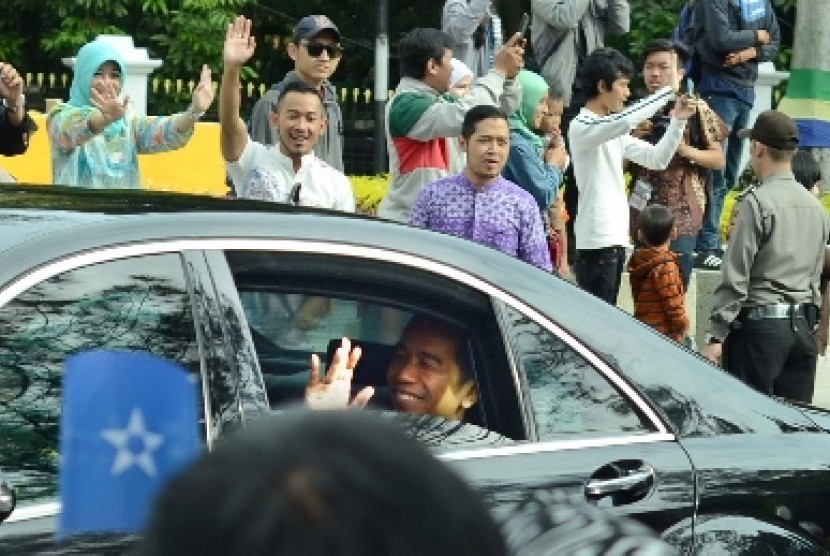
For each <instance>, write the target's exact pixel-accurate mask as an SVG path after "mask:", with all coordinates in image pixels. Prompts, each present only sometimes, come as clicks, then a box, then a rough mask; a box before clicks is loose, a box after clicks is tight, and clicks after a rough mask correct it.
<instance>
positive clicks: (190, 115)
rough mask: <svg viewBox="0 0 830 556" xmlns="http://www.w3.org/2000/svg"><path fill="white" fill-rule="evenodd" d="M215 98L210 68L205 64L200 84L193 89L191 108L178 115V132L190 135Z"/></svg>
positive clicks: (200, 76)
mask: <svg viewBox="0 0 830 556" xmlns="http://www.w3.org/2000/svg"><path fill="white" fill-rule="evenodd" d="M213 97H214V92H213V79H211V71H210V67H209V66H208V65H207V64H204V65H202V73H201V74H200V75H199V83H198V84H197V85H196V87H195V88H194V89H193V96H192V97H191V99H190V106H188V107H187V110H185V111H184V112H182V113H180V114H177V115H176V131H178V132H179V133H188V132H189V131H191V130H193V126H194V125H195V123H196V122H197V121H198V120H199V118H201V117H202V116H204V115H205V112H207V109H208V108H210V105H211V104H212V103H213Z"/></svg>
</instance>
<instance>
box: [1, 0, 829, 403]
mask: <svg viewBox="0 0 830 556" xmlns="http://www.w3.org/2000/svg"><path fill="white" fill-rule="evenodd" d="M531 16H532V17H531V24H530V29H529V39H530V40H529V44H528V39H527V38H526V36H525V35H524V34H523V33H521V32H518V33H515V34H513V35H512V36H510V37H502V33H501V23H500V22H501V20H500V19H499V18H498V15H497V13H496V10H494V8H493V6H492V5H491V3H490V2H489V1H488V0H447V1H446V2H445V4H444V9H443V12H442V17H441V22H440V23H441V29H438V28H416V29H412V30H410V31H409V32H408V33H406V34H405V35H404V36H403V37H402V38H401V39H400V41H399V45H398V46H399V60H400V75H401V79H400V82H399V83H398V84H397V87H396V89H395V94H394V96H393V97H392V99H391V100H390V101H389V103H388V105H387V108H386V132H387V133H386V136H387V147H388V153H389V170H390V183H389V186H388V191H387V192H386V194H385V196H384V198H383V200H382V201H381V203H380V205H379V209H378V216H379V217H381V218H386V219H389V220H395V221H399V222H404V223H409V224H412V225H415V226H420V227H423V228H428V229H431V230H435V231H439V232H443V233H447V234H452V235H455V236H459V237H462V238H466V239H469V240H472V241H474V242H477V243H480V244H483V245H486V246H489V247H491V248H494V249H497V250H499V251H502V252H504V253H506V254H508V255H510V256H513V257H516V258H518V259H521V260H523V261H525V262H527V263H530V264H532V265H535V266H537V267H539V268H541V269H543V270H545V271H548V272H554V273H557V274H559V275H560V276H563V277H565V278H568V279H571V280H573V281H575V282H576V283H577V284H578V285H579V286H580V287H581V288H582V289H584V290H586V291H588V292H590V293H591V294H593V295H595V296H596V297H598V298H600V299H602V300H604V301H606V302H608V303H610V304H612V305H615V304H616V303H617V297H618V294H619V290H620V284H621V277H622V274H623V271H624V269H625V266H626V261H628V269H629V271H630V273H631V277H632V278H631V286H632V293H633V298H634V304H635V315H636V316H637V317H638V318H641V319H642V320H644V321H645V322H647V323H649V324H652V325H653V326H654V327H655V328H656V329H658V330H660V331H661V332H663V333H665V334H666V335H668V336H670V337H671V338H674V339H675V340H678V341H689V337H690V336H691V333H690V331H689V325H688V322H689V319H688V318H687V315H686V311H685V307H684V301H683V300H684V293H685V291H686V289H687V288H688V287H689V282H690V278H691V275H692V269H693V268H695V267H697V268H700V269H707V270H716V271H719V272H721V273H722V281H721V285H720V286H719V287H718V289H717V291H716V292H715V295H714V311H713V313H712V317H711V325H710V334H709V335H708V336H707V343H706V345H705V346H703V348H702V352H703V353H704V354H705V355H706V356H707V357H709V358H710V359H711V360H712V361H713V362H716V363H720V364H722V365H723V366H724V367H725V368H726V369H727V370H728V371H729V372H731V373H733V374H735V375H736V376H738V377H740V378H742V379H743V380H745V381H746V382H747V383H749V384H751V385H753V386H755V387H756V388H759V389H761V390H762V391H765V392H769V393H772V394H780V395H784V396H788V397H793V398H795V399H799V400H807V401H809V400H810V398H811V396H812V383H813V379H814V375H815V367H816V362H817V351H818V348H817V342H816V340H815V338H813V335H812V334H811V333H812V332H813V331H814V329H815V328H816V326H817V324H818V322H819V320H820V319H819V312H818V310H817V309H816V308H817V307H819V306H821V304H822V298H821V295H822V291H823V290H826V289H827V288H826V287H824V286H823V285H822V284H821V283H820V276H821V273H822V270H823V266H824V252H825V251H824V250H825V245H826V244H827V240H828V230H827V227H828V225H827V216H826V214H825V213H824V211H823V210H822V209H821V206H820V204H819V203H818V201H817V200H816V198H815V195H810V194H808V193H807V192H806V189H810V188H814V187H815V186H816V183H817V182H818V181H819V180H820V175H816V171H815V170H814V168H815V167H816V166H815V162H814V161H811V160H810V159H809V154H808V153H804V152H801V153H798V154H796V153H797V150H798V129H797V128H796V126H795V124H794V123H793V122H792V120H790V119H789V118H788V117H787V116H786V115H783V114H781V113H779V112H777V111H769V112H766V113H763V114H761V116H760V117H759V118H758V121H757V122H756V124H755V126H754V127H753V128H752V130H747V129H745V128H746V127H747V124H748V118H749V112H750V109H751V107H752V105H753V103H754V100H755V99H754V84H755V81H756V80H757V77H758V64H759V62H762V61H767V60H771V59H773V58H774V57H775V55H776V53H777V51H778V48H779V45H780V31H779V28H778V24H777V20H776V17H775V13H774V11H773V9H772V6H771V4H770V2H769V0H710V1H707V2H701V1H694V0H689V1H688V2H687V3H686V5H685V6H684V9H683V12H682V13H681V18H680V19H679V22H678V26H677V29H676V30H675V33H674V36H673V37H672V38H671V39H669V38H665V39H656V40H654V41H652V42H651V43H650V44H648V45H647V46H646V48H645V49H644V51H643V59H642V66H641V67H642V75H643V78H644V82H645V88H646V94H645V96H643V97H642V98H640V99H638V100H636V101H633V102H630V100H631V99H630V96H631V90H630V81H631V79H632V78H633V77H634V75H635V73H636V70H635V65H634V63H633V62H632V61H631V60H629V59H628V58H626V57H625V56H624V55H623V54H621V53H620V52H618V51H617V50H615V49H613V48H609V47H606V46H604V42H605V37H606V34H608V33H626V32H628V29H629V26H630V6H629V2H628V0H602V1H600V0H556V1H552V0H532V2H531ZM341 38H342V37H341V33H340V30H339V29H338V27H337V26H336V25H335V23H334V22H333V21H331V20H330V19H329V18H328V17H326V16H324V15H310V16H306V17H304V18H302V19H301V20H300V21H299V22H298V23H297V25H296V27H295V29H294V33H293V36H292V39H291V42H290V43H289V44H288V45H287V52H288V54H289V56H290V57H291V59H292V60H293V61H294V69H293V70H292V71H290V72H289V73H288V74H287V75H285V77H284V78H283V79H282V80H281V81H279V82H278V83H276V84H274V85H273V86H272V87H271V88H270V89H269V90H268V91H267V93H265V94H264V95H263V96H262V98H261V99H259V101H258V102H257V103H256V106H255V107H254V109H253V113H252V116H251V118H250V121H248V122H247V123H246V122H245V121H243V119H242V118H241V117H240V104H241V102H240V93H239V89H240V72H241V68H242V67H243V65H244V64H245V63H247V62H248V61H249V60H250V58H251V57H252V55H253V53H254V50H255V48H256V44H255V40H254V35H253V33H252V22H251V21H250V20H249V19H247V18H245V17H243V16H239V17H237V18H236V19H235V20H234V21H233V22H231V23H230V24H229V25H228V27H227V32H226V36H225V39H224V49H223V67H222V72H221V84H220V91H221V92H220V95H219V110H218V111H219V116H220V143H221V145H220V147H221V154H222V157H223V159H224V161H225V164H226V169H227V175H228V179H229V182H230V184H231V187H232V190H233V194H234V195H235V196H237V197H243V198H251V199H260V200H265V201H271V202H278V203H291V204H294V205H300V206H313V207H322V208H328V209H334V210H340V211H346V212H353V211H354V210H355V201H354V194H353V191H352V188H351V185H350V182H349V179H348V178H347V177H346V176H345V174H344V173H343V116H342V113H341V111H340V107H339V105H338V103H337V95H336V91H335V88H334V86H333V85H332V83H331V77H332V75H333V73H334V72H335V71H336V69H337V67H338V64H339V62H340V60H341V57H342V55H343V49H342V47H341V44H340V43H341ZM503 39H504V40H503ZM528 48H530V49H531V50H530V52H527V51H526V50H527V49H528ZM532 70H535V71H532ZM125 78H126V68H125V65H124V62H123V60H122V59H121V57H120V55H119V53H118V52H117V51H116V50H115V49H114V48H113V47H112V46H111V45H110V44H109V43H107V42H106V41H102V40H100V39H98V40H95V41H92V42H90V43H88V44H86V45H84V46H83V47H82V48H81V49H80V51H79V52H78V54H77V57H76V62H75V67H74V75H73V79H72V84H71V89H70V95H69V99H68V100H67V101H66V102H65V103H62V104H60V105H58V106H57V107H56V108H54V109H53V110H52V111H50V113H49V114H48V115H47V120H46V126H47V130H46V132H47V133H48V136H49V140H50V145H51V152H52V172H53V178H54V182H55V183H56V184H63V185H69V186H78V187H93V188H104V187H106V188H138V187H140V186H141V178H140V175H139V169H138V159H137V155H138V154H139V153H155V152H161V151H165V150H170V149H176V148H179V147H181V146H183V145H185V144H186V143H187V142H188V140H189V139H190V137H191V136H192V134H193V130H194V125H195V122H197V121H198V120H199V118H200V117H201V116H202V115H203V114H204V113H205V111H206V110H207V109H208V108H209V106H210V105H211V103H212V102H213V100H214V84H213V82H212V77H211V70H210V68H208V67H207V66H205V67H203V68H202V71H201V75H200V77H199V81H198V84H197V85H196V86H195V88H194V90H193V94H192V99H191V103H190V105H189V106H188V107H187V108H186V109H185V110H184V111H182V112H180V113H177V114H172V115H170V116H160V117H147V116H139V115H136V114H134V113H133V112H132V111H131V109H130V104H129V98H127V97H125V96H124V95H123V94H122V89H123V84H124V80H125ZM0 97H2V99H3V104H2V107H0V152H2V153H5V154H12V155H13V154H19V153H21V152H23V151H25V149H26V145H27V141H28V137H29V135H30V134H31V133H32V132H33V131H34V129H35V127H34V124H33V122H32V121H31V119H30V118H29V117H28V115H27V114H26V111H25V108H24V106H25V97H24V96H23V94H22V82H21V80H20V76H19V75H18V74H17V72H16V70H15V69H14V68H13V67H11V66H9V65H8V64H2V65H0ZM747 140H749V143H750V149H749V151H750V155H751V156H750V161H751V165H752V168H753V170H754V171H755V174H756V176H757V177H758V178H759V179H760V180H761V183H760V184H759V185H757V186H755V187H753V188H750V189H749V190H748V191H746V192H744V194H742V195H741V197H740V199H739V200H738V202H737V210H736V211H735V214H736V216H735V217H734V218H733V227H732V230H731V233H730V237H729V240H728V243H727V244H726V245H727V247H726V251H725V252H724V251H723V241H722V239H721V236H720V230H719V228H720V226H719V223H720V221H721V212H722V206H723V199H724V196H725V193H726V191H727V190H728V189H730V188H731V187H732V186H733V185H734V182H735V180H736V176H737V172H738V170H739V168H738V165H739V162H740V156H741V153H742V149H743V148H744V145H745V142H746V141H747ZM794 157H795V158H794ZM793 164H795V165H796V166H797V167H798V168H799V170H800V172H801V173H802V174H806V173H810V175H809V176H808V177H804V178H802V183H803V182H809V183H804V187H802V186H801V185H799V186H798V187H795V184H798V183H799V182H798V181H796V179H795V178H794V177H793ZM808 167H809V168H812V169H813V170H805V168H808ZM628 178H630V180H629V181H630V183H628V182H627V180H628ZM805 188H806V189H805ZM632 243H633V245H634V247H635V248H636V250H635V252H634V255H633V256H631V258H630V260H629V259H628V257H629V249H628V248H629V246H630V245H631V244H632ZM794 245H799V246H800V247H801V248H800V250H799V252H798V253H795V252H794V250H793V246H794ZM805 246H809V247H810V248H809V249H807V248H806V247H805ZM571 264H572V266H571ZM825 317H826V311H825ZM758 327H761V328H764V329H765V330H768V333H769V334H770V335H771V339H770V340H769V341H767V340H766V339H764V337H763V335H762V334H760V333H756V331H755V329H756V328H758ZM779 328H781V329H787V330H789V333H788V334H784V333H783V332H782V331H781V330H778V329H779ZM748 331H752V334H749V333H748ZM749 338H751V339H752V341H749ZM811 338H812V339H811ZM824 343H825V344H826V340H825V342H824ZM752 361H757V363H751V362H752ZM771 362H774V365H773V364H771ZM759 367H763V369H760V368H759ZM761 375H764V376H761ZM796 375H797V377H796ZM792 381H795V382H797V386H796V387H792V386H787V384H788V383H789V382H792Z"/></svg>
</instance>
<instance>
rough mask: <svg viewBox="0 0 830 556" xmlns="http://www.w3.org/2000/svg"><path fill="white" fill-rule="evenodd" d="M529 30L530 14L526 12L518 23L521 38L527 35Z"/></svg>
mask: <svg viewBox="0 0 830 556" xmlns="http://www.w3.org/2000/svg"><path fill="white" fill-rule="evenodd" d="M529 29H530V14H528V13H527V12H525V13H523V14H522V19H521V20H520V21H519V33H521V34H522V36H525V35H527V32H528V30H529Z"/></svg>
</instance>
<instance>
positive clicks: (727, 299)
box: [708, 111, 830, 402]
mask: <svg viewBox="0 0 830 556" xmlns="http://www.w3.org/2000/svg"><path fill="white" fill-rule="evenodd" d="M771 112H772V111H771ZM759 118H760V117H759ZM737 210H738V215H737V218H736V221H735V226H734V230H733V232H732V235H731V237H730V240H729V244H728V246H727V249H726V253H725V254H724V260H723V266H722V269H721V272H722V277H721V284H720V285H719V286H718V287H717V289H716V290H715V293H714V300H713V311H712V316H711V319H710V334H709V340H708V341H715V342H716V341H721V340H722V341H723V342H724V344H723V357H722V362H723V366H724V368H725V369H726V370H727V371H728V372H730V373H731V374H733V375H735V376H736V377H738V378H740V379H741V380H743V381H744V382H746V383H747V384H749V385H750V386H752V387H754V388H755V389H757V390H760V391H761V392H764V393H767V394H770V395H777V396H783V397H786V398H790V399H794V400H800V401H806V402H810V401H811V400H812V397H813V387H814V382H815V369H816V358H817V355H818V351H817V346H816V341H815V338H814V336H813V334H812V331H813V328H814V327H815V326H816V324H817V321H818V309H817V307H818V306H819V305H820V304H821V297H820V293H819V280H820V276H821V271H822V268H823V264H824V251H825V245H826V244H827V240H828V236H829V235H830V220H829V219H828V217H827V214H826V213H825V211H824V209H823V208H822V206H821V204H820V203H819V202H818V200H817V199H816V198H815V197H814V196H813V195H812V194H811V193H810V192H809V191H807V190H806V189H805V188H804V186H802V185H801V184H800V183H798V182H797V181H796V180H795V178H794V177H793V175H792V172H780V173H776V174H773V175H770V176H767V177H766V179H764V181H763V183H761V185H759V186H757V187H755V188H751V189H750V190H748V191H746V192H745V193H744V195H742V196H741V198H740V199H739V201H738V202H737Z"/></svg>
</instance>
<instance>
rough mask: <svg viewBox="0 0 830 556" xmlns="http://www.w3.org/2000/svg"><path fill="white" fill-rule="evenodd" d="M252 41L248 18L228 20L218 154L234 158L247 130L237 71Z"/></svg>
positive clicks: (242, 146)
mask: <svg viewBox="0 0 830 556" xmlns="http://www.w3.org/2000/svg"><path fill="white" fill-rule="evenodd" d="M255 47H256V42H255V40H254V37H253V36H251V20H250V19H247V18H245V17H244V16H241V15H240V16H237V17H236V19H235V20H234V21H233V22H232V23H229V24H228V30H227V32H226V33H225V46H224V48H223V50H222V61H223V69H222V83H221V85H220V90H219V146H220V148H221V150H222V158H224V159H225V160H226V161H227V162H236V161H237V160H239V157H240V156H241V155H242V151H243V150H244V149H245V145H247V144H248V130H247V129H246V128H245V122H244V121H242V118H241V117H240V116H239V107H240V104H241V103H242V101H241V97H240V93H239V87H240V82H239V72H240V70H241V68H242V66H243V65H244V64H245V62H247V61H248V60H249V59H250V58H251V56H253V54H254V49H255Z"/></svg>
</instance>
